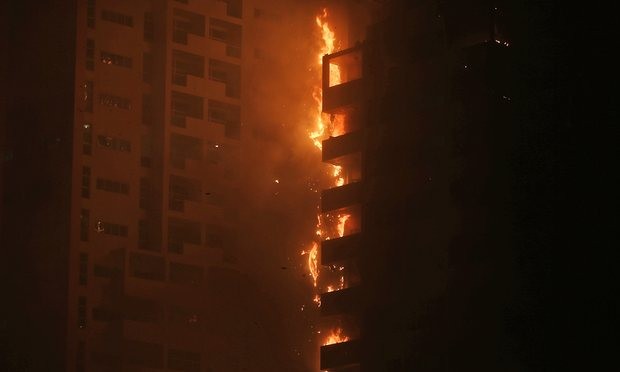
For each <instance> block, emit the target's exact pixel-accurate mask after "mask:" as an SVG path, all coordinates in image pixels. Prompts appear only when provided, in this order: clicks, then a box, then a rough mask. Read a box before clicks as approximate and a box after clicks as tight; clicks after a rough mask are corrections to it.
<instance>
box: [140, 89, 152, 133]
mask: <svg viewBox="0 0 620 372" xmlns="http://www.w3.org/2000/svg"><path fill="white" fill-rule="evenodd" d="M142 124H144V125H147V126H150V125H153V97H152V96H151V95H150V94H143V95H142Z"/></svg>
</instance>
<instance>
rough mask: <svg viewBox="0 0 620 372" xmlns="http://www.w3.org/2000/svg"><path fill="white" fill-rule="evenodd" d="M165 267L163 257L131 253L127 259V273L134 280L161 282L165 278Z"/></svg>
mask: <svg viewBox="0 0 620 372" xmlns="http://www.w3.org/2000/svg"><path fill="white" fill-rule="evenodd" d="M165 265H166V263H165V261H164V258H163V257H159V256H153V255H147V254H140V253H132V254H131V257H130V258H129V273H130V275H131V276H133V277H136V278H142V279H148V280H159V281H162V280H164V278H165V270H166V266H165Z"/></svg>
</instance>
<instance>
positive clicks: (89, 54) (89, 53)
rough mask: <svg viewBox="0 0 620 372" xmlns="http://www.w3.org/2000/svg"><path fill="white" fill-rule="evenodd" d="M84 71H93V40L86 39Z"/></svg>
mask: <svg viewBox="0 0 620 372" xmlns="http://www.w3.org/2000/svg"><path fill="white" fill-rule="evenodd" d="M86 69H87V70H90V71H93V70H94V69H95V40H93V39H86Z"/></svg>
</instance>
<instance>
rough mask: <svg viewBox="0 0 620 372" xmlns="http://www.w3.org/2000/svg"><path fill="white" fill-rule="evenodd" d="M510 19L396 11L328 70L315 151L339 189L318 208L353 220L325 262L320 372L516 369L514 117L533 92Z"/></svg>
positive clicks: (328, 59)
mask: <svg viewBox="0 0 620 372" xmlns="http://www.w3.org/2000/svg"><path fill="white" fill-rule="evenodd" d="M337 6H338V4H334V7H335V8H336V7H337ZM510 17H511V15H510V12H509V11H507V10H505V9H503V8H501V7H499V5H498V6H490V5H489V4H488V3H487V2H479V3H476V4H471V3H468V4H463V5H457V4H452V3H450V2H442V3H441V4H440V5H439V6H438V5H437V3H436V2H434V1H421V2H415V4H413V3H410V2H406V1H392V2H387V4H385V5H384V7H382V8H381V10H380V11H377V12H376V17H375V19H374V20H373V22H371V23H372V24H371V25H370V26H369V27H368V29H367V31H366V32H365V33H361V34H363V35H364V36H363V40H355V37H352V39H351V40H352V42H351V41H350V42H346V43H343V48H340V49H337V50H334V51H333V52H331V53H329V54H327V55H325V56H323V59H322V69H323V74H322V112H323V113H324V115H326V116H327V117H329V123H330V125H332V126H334V127H338V130H335V131H332V132H330V135H329V136H326V137H328V138H322V142H321V144H320V146H319V147H320V148H321V149H322V161H323V162H325V163H327V164H331V165H332V166H334V167H337V169H338V177H339V181H338V182H337V183H336V185H334V186H330V187H328V188H326V189H324V190H323V191H322V192H321V202H320V209H321V213H323V214H329V215H332V216H347V220H346V223H343V230H342V233H341V234H339V236H336V237H332V238H330V239H327V240H323V241H322V242H321V243H320V251H319V254H318V257H319V260H320V265H319V270H321V272H322V273H325V272H327V273H329V272H330V271H336V273H337V276H338V277H341V278H342V279H341V283H342V284H340V285H336V286H331V287H329V288H327V290H323V291H322V293H321V294H320V297H319V298H318V299H317V303H319V304H320V314H321V321H320V322H321V323H322V324H324V325H325V326H324V327H323V329H324V331H323V332H322V333H323V336H324V337H325V339H324V340H323V342H322V343H321V344H322V346H321V348H320V349H321V351H320V369H321V370H329V371H422V370H423V371H438V370H460V371H465V370H468V371H469V370H485V371H494V370H511V368H514V366H515V365H516V362H515V358H516V357H517V356H516V354H514V353H513V351H510V347H511V346H510V345H512V344H511V343H512V342H514V339H515V338H518V336H515V335H514V333H511V332H513V331H512V330H511V329H510V325H509V322H510V321H507V320H506V319H507V318H508V317H509V315H508V313H509V312H510V310H506V309H507V308H510V307H511V306H515V304H518V303H519V301H522V299H520V298H519V297H517V295H516V294H515V286H516V285H517V284H516V283H517V282H518V280H519V279H517V276H518V275H519V272H518V270H517V268H516V266H515V255H517V254H518V252H517V251H516V249H517V248H516V243H515V241H514V239H513V237H514V236H515V235H514V234H515V230H514V229H515V223H516V217H515V214H513V213H515V210H514V209H512V208H513V204H512V203H513V201H512V200H514V199H512V198H514V197H515V195H516V194H514V193H511V187H512V184H511V182H513V179H512V178H511V173H510V172H511V170H510V169H511V166H512V165H511V159H513V157H514V156H518V155H516V154H518V153H519V152H520V151H522V149H520V148H519V146H520V145H518V144H517V143H518V139H517V138H518V135H517V134H516V133H517V125H516V121H515V115H514V114H515V108H514V105H513V104H514V99H515V96H518V95H521V97H523V96H525V95H527V94H529V93H525V92H526V91H527V89H529V88H527V89H525V88H524V87H523V85H519V84H518V83H517V81H516V80H515V79H516V76H518V75H519V74H518V73H517V72H516V70H515V64H514V60H515V54H513V53H514V51H513V45H512V38H513V37H517V36H516V35H515V33H514V28H513V29H510V28H509V27H507V24H509V21H508V20H509V19H511V18H510ZM349 22H350V23H359V22H358V20H357V19H355V20H353V19H351V20H350V21H349ZM344 23H345V24H346V21H344ZM343 28H345V27H343ZM361 34H360V33H358V34H357V35H361ZM349 37H350V38H351V35H349ZM344 46H346V47H344ZM330 269H331V270H330ZM521 279H522V278H521ZM487 355H492V357H490V358H487V357H486V356H487ZM500 355H501V357H498V356H500Z"/></svg>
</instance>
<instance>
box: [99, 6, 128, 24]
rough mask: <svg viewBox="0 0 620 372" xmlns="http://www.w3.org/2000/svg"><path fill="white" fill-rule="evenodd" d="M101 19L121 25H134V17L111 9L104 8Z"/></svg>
mask: <svg viewBox="0 0 620 372" xmlns="http://www.w3.org/2000/svg"><path fill="white" fill-rule="evenodd" d="M101 19H103V20H104V21H108V22H112V23H117V24H119V25H123V26H128V27H133V17H131V16H129V15H126V14H122V13H118V12H113V11H111V10H102V11H101Z"/></svg>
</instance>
